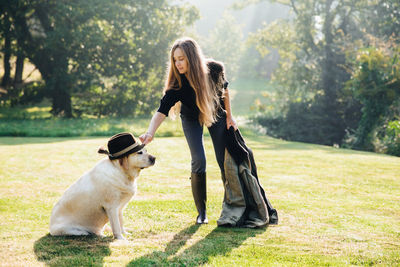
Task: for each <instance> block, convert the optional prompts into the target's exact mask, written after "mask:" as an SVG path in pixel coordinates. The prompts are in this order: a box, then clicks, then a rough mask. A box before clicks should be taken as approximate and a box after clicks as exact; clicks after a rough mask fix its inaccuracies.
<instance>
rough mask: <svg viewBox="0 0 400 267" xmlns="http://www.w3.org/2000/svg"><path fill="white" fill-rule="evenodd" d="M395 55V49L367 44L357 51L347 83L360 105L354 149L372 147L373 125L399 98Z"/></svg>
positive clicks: (399, 78)
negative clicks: (365, 47) (368, 45)
mask: <svg viewBox="0 0 400 267" xmlns="http://www.w3.org/2000/svg"><path fill="white" fill-rule="evenodd" d="M399 56H400V49H399V48H397V49H396V48H395V49H393V48H387V49H384V48H382V47H380V48H375V47H370V48H367V49H361V50H360V51H359V52H358V55H357V58H356V61H355V63H354V64H355V67H354V73H353V77H352V79H351V80H349V82H348V87H349V88H350V89H351V90H352V91H353V92H354V95H355V96H356V98H357V99H359V101H360V102H361V103H362V105H363V107H362V117H361V120H360V123H359V125H358V128H357V133H356V137H357V138H356V141H355V143H354V147H355V148H357V149H363V150H371V151H373V150H374V145H373V137H374V136H373V135H374V132H376V127H377V126H378V125H382V124H383V123H384V119H385V116H386V115H387V112H388V110H389V109H390V107H391V105H392V104H393V103H394V102H395V101H396V100H398V99H399V98H400V60H399ZM399 115H400V114H399ZM397 120H399V118H397Z"/></svg>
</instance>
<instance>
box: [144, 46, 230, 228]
mask: <svg viewBox="0 0 400 267" xmlns="http://www.w3.org/2000/svg"><path fill="white" fill-rule="evenodd" d="M226 86H227V82H225V87H226ZM215 88H216V84H215V83H214V82H213V81H212V77H211V75H209V70H208V67H207V63H206V60H205V58H204V56H203V53H202V51H201V49H200V47H199V45H198V44H197V43H196V41H195V40H193V39H191V38H183V39H179V40H177V41H175V43H174V45H173V46H172V49H171V53H170V64H169V69H168V76H167V80H166V83H165V87H164V96H163V98H162V99H161V101H160V106H159V108H158V110H157V112H156V113H155V114H154V116H153V118H152V119H151V122H150V125H149V127H148V130H147V132H146V133H144V134H142V135H141V136H140V137H139V138H140V140H141V141H142V143H143V144H148V143H150V142H151V141H152V140H153V137H154V134H155V132H156V130H157V129H158V127H159V126H160V124H161V123H162V122H163V121H164V119H165V117H167V116H168V114H169V112H170V110H171V111H172V112H173V111H176V109H178V108H179V107H178V105H179V104H177V103H178V102H179V101H180V104H181V105H180V117H181V121H182V128H183V132H184V134H185V137H186V140H187V143H188V145H189V149H190V154H191V158H192V161H191V186H192V193H193V198H194V202H195V205H196V208H197V211H198V213H199V215H198V216H197V219H196V223H198V224H203V223H208V219H207V215H206V198H207V194H206V157H205V152H204V145H203V125H206V126H207V127H209V131H210V135H211V138H212V140H213V145H214V150H215V153H216V157H217V161H218V164H219V166H220V168H221V170H223V158H224V149H225V148H224V142H223V134H224V131H225V127H226V128H229V127H231V126H233V127H234V128H235V129H237V126H236V123H235V121H234V120H233V118H232V114H231V111H230V100H229V93H228V90H227V88H226V89H225V92H224V93H223V95H221V93H219V94H218V91H216V90H215ZM219 98H220V99H223V101H222V102H223V103H222V104H223V106H225V109H226V111H224V110H223V109H222V107H221V104H220V99H219ZM176 104H177V105H176Z"/></svg>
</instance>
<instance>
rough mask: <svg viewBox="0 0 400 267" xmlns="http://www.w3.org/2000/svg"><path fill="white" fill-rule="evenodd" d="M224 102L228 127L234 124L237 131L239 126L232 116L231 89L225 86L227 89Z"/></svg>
mask: <svg viewBox="0 0 400 267" xmlns="http://www.w3.org/2000/svg"><path fill="white" fill-rule="evenodd" d="M224 104H225V110H226V128H227V129H229V127H231V126H233V128H234V129H235V131H236V130H237V128H238V127H237V125H236V122H235V120H234V119H233V116H232V111H231V100H230V98H229V89H228V88H225V91H224Z"/></svg>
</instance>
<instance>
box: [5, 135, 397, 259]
mask: <svg viewBox="0 0 400 267" xmlns="http://www.w3.org/2000/svg"><path fill="white" fill-rule="evenodd" d="M162 130H163V129H162ZM245 138H246V140H247V143H248V145H249V146H250V147H251V148H252V149H253V152H254V155H255V159H256V163H257V165H258V172H259V177H260V182H261V184H262V185H263V187H264V189H265V190H266V193H267V195H268V197H269V199H270V201H271V203H272V204H273V206H274V207H275V208H276V209H277V210H278V212H279V218H280V223H279V225H277V226H270V227H267V228H263V229H255V230H252V229H235V228H218V227H217V225H216V220H217V219H218V218H219V215H220V212H221V203H222V199H223V187H222V182H221V179H220V176H219V170H218V169H217V164H216V162H215V159H214V155H213V150H212V144H211V141H210V139H209V137H206V138H205V145H206V150H207V159H208V163H207V166H208V181H207V183H208V184H207V188H208V203H207V207H208V214H209V219H210V223H209V224H208V225H203V226H196V225H195V224H194V220H195V216H196V212H195V206H194V203H193V200H192V196H191V189H190V181H189V179H188V177H189V171H188V170H189V166H190V160H189V158H190V156H189V151H188V148H187V144H186V142H185V140H184V138H182V137H158V136H157V137H156V139H155V140H154V142H153V143H151V144H150V145H148V147H147V149H148V151H149V152H150V153H152V154H154V155H155V156H156V157H157V162H156V165H155V166H154V167H152V168H150V169H145V170H143V171H142V174H141V176H140V177H139V193H138V195H137V196H136V197H135V199H134V200H133V201H132V202H131V203H130V204H129V205H128V207H127V209H126V211H125V218H126V219H125V223H126V226H127V227H129V228H131V229H132V232H131V235H130V236H127V238H128V241H127V242H119V241H114V240H112V238H111V235H110V233H108V234H107V237H105V238H94V237H92V238H65V237H51V236H49V235H48V233H49V230H48V226H49V218H50V212H51V209H52V207H53V205H54V204H55V203H56V202H57V200H58V199H59V197H60V196H61V194H62V193H63V192H64V191H65V189H66V188H67V187H68V186H69V185H70V184H71V183H73V182H74V181H75V180H76V179H77V178H78V177H79V176H80V175H82V174H83V173H84V172H86V171H87V170H89V169H90V168H91V167H92V166H93V165H94V164H95V163H96V162H97V161H98V160H100V159H101V158H103V156H101V155H98V154H97V153H96V151H97V148H98V147H99V146H100V145H103V144H105V143H106V141H107V138H106V137H91V138H87V137H85V138H26V137H1V138H0V154H1V157H0V158H1V160H0V217H1V218H2V219H1V221H0V251H1V252H2V253H1V255H0V266H38V265H49V266H102V265H105V266H199V265H204V266H351V265H363V266H371V265H380V266H399V265H400V219H399V218H400V206H399V203H400V179H399V173H400V158H398V157H391V156H387V155H378V154H374V153H365V152H357V151H350V150H344V149H335V148H331V147H325V146H318V145H309V144H302V143H294V142H285V141H280V140H276V139H272V138H268V137H265V136H256V135H255V134H246V135H245Z"/></svg>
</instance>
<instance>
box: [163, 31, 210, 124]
mask: <svg viewBox="0 0 400 267" xmlns="http://www.w3.org/2000/svg"><path fill="white" fill-rule="evenodd" d="M177 48H180V49H181V50H182V52H183V54H184V56H185V58H186V60H187V63H188V69H187V72H186V73H185V75H186V77H187V79H188V81H189V83H190V86H192V87H193V89H194V92H195V93H196V104H197V107H198V108H199V111H200V113H199V122H200V124H202V125H203V124H205V125H206V126H210V125H211V124H212V123H213V122H215V107H216V103H217V96H216V94H215V91H214V90H212V88H211V86H210V84H209V77H208V68H207V65H206V62H205V60H204V56H203V53H202V51H201V48H200V46H199V45H198V44H197V43H196V41H195V40H193V39H191V38H187V37H186V38H182V39H178V40H176V41H175V43H174V44H173V46H172V48H171V52H170V62H169V66H168V74H167V79H166V82H165V87H164V93H165V92H166V91H168V90H171V89H175V90H177V89H180V88H181V87H182V81H181V77H180V75H179V71H178V70H177V68H176V66H175V61H174V52H175V50H176V49H177ZM177 111H178V106H177V105H176V106H174V107H173V108H172V112H177Z"/></svg>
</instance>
